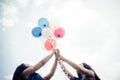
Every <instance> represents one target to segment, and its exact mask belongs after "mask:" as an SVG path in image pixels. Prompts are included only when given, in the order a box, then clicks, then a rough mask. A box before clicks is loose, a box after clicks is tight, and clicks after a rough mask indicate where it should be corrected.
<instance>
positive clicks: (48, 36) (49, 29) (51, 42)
mask: <svg viewBox="0 0 120 80" xmlns="http://www.w3.org/2000/svg"><path fill="white" fill-rule="evenodd" d="M53 25H54V24H53ZM53 27H55V28H53ZM32 35H33V36H34V37H35V38H39V37H43V38H45V43H44V47H45V48H46V50H48V51H50V50H53V49H54V48H56V38H58V39H60V38H62V37H63V36H64V35H65V30H64V29H63V28H62V27H59V26H51V25H50V23H49V21H48V20H47V19H46V18H44V17H42V18H40V19H39V20H38V27H35V28H33V29H32Z"/></svg>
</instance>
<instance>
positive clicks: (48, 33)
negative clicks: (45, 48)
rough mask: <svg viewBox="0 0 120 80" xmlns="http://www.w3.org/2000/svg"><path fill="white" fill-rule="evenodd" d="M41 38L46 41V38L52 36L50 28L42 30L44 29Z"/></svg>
mask: <svg viewBox="0 0 120 80" xmlns="http://www.w3.org/2000/svg"><path fill="white" fill-rule="evenodd" d="M42 36H43V37H44V38H45V39H48V38H50V37H52V36H53V32H52V30H51V29H50V28H44V29H43V30H42Z"/></svg>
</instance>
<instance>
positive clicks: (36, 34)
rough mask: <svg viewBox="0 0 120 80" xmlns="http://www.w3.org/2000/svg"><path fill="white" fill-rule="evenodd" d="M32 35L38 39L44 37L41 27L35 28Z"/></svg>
mask: <svg viewBox="0 0 120 80" xmlns="http://www.w3.org/2000/svg"><path fill="white" fill-rule="evenodd" d="M32 35H33V36H34V37H36V38H38V37H40V36H41V35H42V29H41V28H40V27H35V28H33V29H32Z"/></svg>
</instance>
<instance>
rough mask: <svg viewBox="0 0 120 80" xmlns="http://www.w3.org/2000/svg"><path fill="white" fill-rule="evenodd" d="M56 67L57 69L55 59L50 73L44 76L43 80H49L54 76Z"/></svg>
mask: <svg viewBox="0 0 120 80" xmlns="http://www.w3.org/2000/svg"><path fill="white" fill-rule="evenodd" d="M56 67H57V59H55V61H54V64H53V66H52V68H51V70H50V73H49V74H48V75H46V76H45V77H44V78H43V79H44V80H49V79H50V78H51V77H52V76H53V75H54V73H55V70H56Z"/></svg>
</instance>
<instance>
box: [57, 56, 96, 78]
mask: <svg viewBox="0 0 120 80" xmlns="http://www.w3.org/2000/svg"><path fill="white" fill-rule="evenodd" d="M59 56H60V58H61V60H63V61H65V62H66V63H68V64H69V65H71V66H72V67H73V68H74V69H76V70H77V71H78V72H80V73H81V72H82V73H84V74H88V75H90V76H93V77H94V72H93V71H92V70H88V69H86V68H84V67H83V66H82V65H78V64H76V63H74V62H72V61H70V60H68V59H66V58H65V57H63V56H62V55H59Z"/></svg>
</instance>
